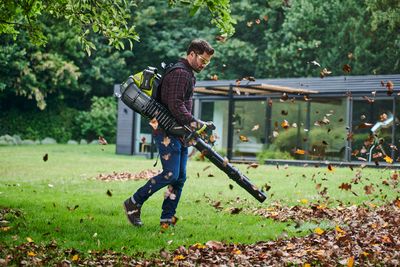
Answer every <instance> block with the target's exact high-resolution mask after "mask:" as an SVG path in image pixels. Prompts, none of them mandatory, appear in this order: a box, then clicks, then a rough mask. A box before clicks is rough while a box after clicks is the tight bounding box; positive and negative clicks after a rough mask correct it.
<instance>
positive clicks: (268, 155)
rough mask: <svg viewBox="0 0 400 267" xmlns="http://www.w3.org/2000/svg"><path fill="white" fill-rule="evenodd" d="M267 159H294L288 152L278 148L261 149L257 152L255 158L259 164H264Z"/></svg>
mask: <svg viewBox="0 0 400 267" xmlns="http://www.w3.org/2000/svg"><path fill="white" fill-rule="evenodd" d="M268 159H294V158H293V157H292V156H291V155H290V153H289V152H286V151H280V150H272V149H271V150H263V151H262V152H260V153H257V160H258V162H259V163H260V164H264V163H265V160H268Z"/></svg>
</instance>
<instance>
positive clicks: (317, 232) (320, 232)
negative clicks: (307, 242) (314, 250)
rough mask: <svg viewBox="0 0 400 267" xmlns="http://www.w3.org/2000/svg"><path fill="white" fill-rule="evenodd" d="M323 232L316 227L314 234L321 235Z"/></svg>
mask: <svg viewBox="0 0 400 267" xmlns="http://www.w3.org/2000/svg"><path fill="white" fill-rule="evenodd" d="M324 232H325V231H324V230H322V229H321V228H319V227H317V228H315V229H314V233H316V234H317V235H322V234H323V233H324Z"/></svg>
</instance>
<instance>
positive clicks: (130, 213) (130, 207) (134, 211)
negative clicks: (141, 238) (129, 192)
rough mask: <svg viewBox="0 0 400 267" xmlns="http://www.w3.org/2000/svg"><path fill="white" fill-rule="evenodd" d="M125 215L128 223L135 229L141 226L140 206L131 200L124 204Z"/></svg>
mask: <svg viewBox="0 0 400 267" xmlns="http://www.w3.org/2000/svg"><path fill="white" fill-rule="evenodd" d="M124 208H125V214H126V217H128V220H129V222H130V223H131V224H132V225H133V226H136V227H140V226H142V225H143V223H142V220H141V219H140V208H141V207H140V206H139V205H137V204H136V203H133V202H132V199H131V198H128V199H127V200H125V202H124Z"/></svg>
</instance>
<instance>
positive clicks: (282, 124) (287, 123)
mask: <svg viewBox="0 0 400 267" xmlns="http://www.w3.org/2000/svg"><path fill="white" fill-rule="evenodd" d="M281 127H282V128H283V129H288V128H289V122H288V121H287V120H283V122H282V123H281Z"/></svg>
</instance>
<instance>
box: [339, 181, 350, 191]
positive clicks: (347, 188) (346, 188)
mask: <svg viewBox="0 0 400 267" xmlns="http://www.w3.org/2000/svg"><path fill="white" fill-rule="evenodd" d="M339 189H342V190H346V191H348V190H350V189H351V184H348V183H342V184H341V185H340V186H339Z"/></svg>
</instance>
